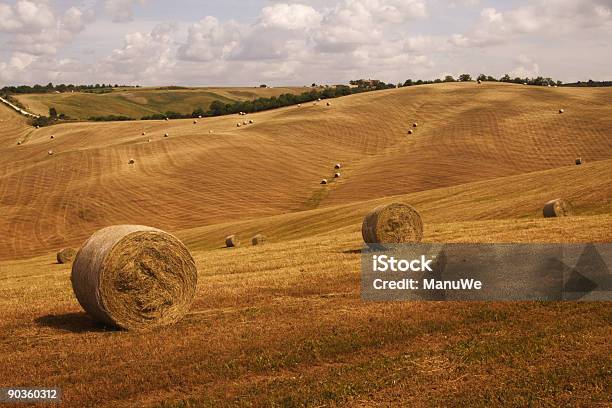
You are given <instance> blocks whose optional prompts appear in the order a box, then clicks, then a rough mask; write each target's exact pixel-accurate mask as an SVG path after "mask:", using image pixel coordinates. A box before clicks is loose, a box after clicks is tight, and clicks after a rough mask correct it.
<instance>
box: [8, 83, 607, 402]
mask: <svg viewBox="0 0 612 408" xmlns="http://www.w3.org/2000/svg"><path fill="white" fill-rule="evenodd" d="M611 102H612V92H611V91H609V90H606V89H560V88H552V89H551V88H544V89H543V88H535V87H524V86H519V85H505V84H483V85H481V86H477V85H476V84H445V85H435V86H421V87H414V88H407V89H399V90H390V91H381V92H373V93H366V94H360V95H355V96H350V97H345V98H341V99H336V100H334V102H333V104H332V106H331V107H327V106H325V105H324V104H318V105H316V106H314V105H312V104H308V105H304V106H302V107H301V108H298V107H289V108H284V109H279V110H276V111H269V112H264V113H259V114H254V115H249V116H248V117H247V119H254V120H255V124H253V125H248V126H246V127H241V128H237V127H236V123H237V122H238V121H239V120H240V121H241V122H242V120H244V119H243V118H242V117H239V116H235V117H220V118H212V119H205V120H200V121H198V123H197V124H193V122H192V121H170V122H132V123H104V124H87V123H85V124H70V125H62V126H56V127H51V128H45V129H39V130H35V131H32V130H28V129H27V128H26V127H25V126H24V125H15V123H17V122H18V119H15V117H14V116H13V115H12V114H11V113H8V111H5V110H4V108H2V109H0V115H1V116H2V118H1V119H3V120H4V121H8V122H4V121H3V122H0V126H1V125H4V124H5V123H10V124H11V126H12V127H10V128H8V127H7V128H4V127H2V132H1V135H0V146H1V147H0V153H1V156H0V157H1V159H0V160H1V161H0V213H1V214H2V216H1V217H0V243H1V245H0V259H1V260H0V281H1V282H2V283H1V285H0V310H2V316H3V317H2V320H1V321H0V332H1V333H2V334H1V335H0V366H2V367H3V368H4V369H3V370H1V371H0V384H2V386H11V385H17V386H26V385H27V386H59V387H61V388H62V389H63V405H64V406H71V407H72V406H74V407H88V406H91V407H94V406H96V407H97V406H108V407H111V406H112V407H121V406H154V407H155V406H162V407H191V406H193V407H197V406H236V405H238V406H303V405H307V406H338V405H348V406H397V405H400V406H449V405H453V406H495V405H515V406H524V405H529V404H532V405H544V406H564V405H570V406H606V404H607V403H608V401H609V400H610V391H609V390H610V386H611V370H612V365H611V362H610V354H611V353H610V351H611V348H610V342H609V339H610V337H611V334H612V330H611V328H610V323H611V321H612V309H611V308H610V304H609V303H567V302H549V303H531V302H518V303H458V302H455V303H453V302H447V303H440V302H429V303H427V302H409V303H364V302H362V301H361V300H360V295H359V268H360V255H359V249H360V248H361V238H360V226H361V220H362V218H363V216H364V215H365V214H366V213H367V212H368V211H369V210H370V209H372V208H373V207H375V206H376V205H379V204H380V203H386V202H392V201H400V202H406V203H410V204H412V205H414V206H415V207H416V208H417V209H418V210H419V212H421V214H422V215H423V218H424V221H425V240H426V241H429V242H610V241H612V231H611V228H610V225H612V201H611V196H612V194H611V192H612V187H611V183H610V176H611V175H612V145H611V139H610V136H611V134H612V108H611V106H612V103H611ZM561 108H563V109H565V113H564V114H563V115H560V114H559V113H558V110H559V109H561ZM16 121H17V122H16ZM415 121H416V122H418V124H419V126H418V128H416V131H415V132H414V133H413V134H412V135H408V129H409V128H410V126H411V124H412V123H413V122H415ZM210 130H212V131H213V133H212V134H211V133H209V131H210ZM143 132H145V133H146V134H145V135H142V133H143ZM164 133H168V135H169V137H168V138H164V137H163V135H164ZM51 135H54V136H55V138H54V139H50V136H51ZM19 138H22V140H23V141H24V143H23V144H22V145H21V146H17V144H16V143H17V139H19ZM148 139H151V141H150V142H149V141H148ZM51 149H52V150H53V151H54V154H53V155H52V156H49V155H48V151H49V150H51ZM577 157H582V158H583V159H584V160H585V161H586V164H584V165H582V166H575V165H574V160H575V159H576V158H577ZM130 159H133V160H134V161H135V163H134V164H133V165H128V161H129V160H130ZM337 162H340V163H342V164H343V168H342V170H341V173H342V176H341V177H340V178H339V179H336V180H334V181H333V182H332V183H331V184H330V185H328V186H320V185H319V182H320V180H321V179H322V178H328V179H331V178H332V177H333V174H334V172H335V170H334V168H333V165H334V163H337ZM552 198H567V199H569V200H571V201H572V202H573V203H574V204H575V206H576V215H575V216H573V217H568V218H560V219H544V218H542V215H541V211H542V206H543V204H544V203H545V202H546V201H548V200H549V199H552ZM118 223H136V224H138V223H140V224H146V225H152V226H155V227H159V228H163V229H165V230H168V231H170V232H173V233H175V234H176V235H177V236H178V237H179V238H181V239H182V240H183V241H184V242H185V243H186V244H187V246H188V247H189V248H190V250H191V251H192V253H193V255H194V258H195V259H196V262H197V264H198V268H199V284H198V292H197V295H196V302H195V304H194V306H193V309H192V311H191V313H190V314H189V315H188V316H187V317H186V318H185V319H184V320H183V321H182V322H180V323H179V324H177V325H176V326H172V327H167V328H163V329H158V330H155V331H154V332H149V333H132V332H117V331H111V330H105V329H104V328H101V327H99V326H96V325H95V324H94V323H93V322H92V321H91V320H90V319H89V317H88V316H87V315H86V314H84V312H83V311H82V310H81V309H80V307H79V305H78V303H77V301H76V300H75V298H74V295H73V294H72V290H71V287H70V280H69V276H70V266H69V265H57V264H55V252H54V251H56V250H57V249H59V248H60V247H63V246H68V245H72V246H75V247H76V246H78V245H80V243H81V242H82V241H83V240H84V239H85V238H87V237H88V236H89V235H90V234H91V233H92V232H94V231H95V230H97V229H99V228H101V227H103V226H107V225H111V224H118ZM260 232H263V233H264V234H265V235H266V236H267V237H268V241H269V242H268V243H267V244H266V245H264V246H260V247H250V246H244V247H241V248H237V249H232V250H229V249H224V248H222V246H223V243H224V237H225V236H227V235H229V234H238V235H239V236H240V237H241V238H242V240H243V242H245V241H248V239H249V238H250V237H251V236H252V235H254V234H256V233H260Z"/></svg>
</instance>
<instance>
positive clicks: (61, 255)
mask: <svg viewBox="0 0 612 408" xmlns="http://www.w3.org/2000/svg"><path fill="white" fill-rule="evenodd" d="M75 255H76V250H75V249H73V248H64V249H62V250H61V251H59V252H58V253H57V255H56V258H57V263H58V264H65V263H68V262H72V260H73V259H74V256H75Z"/></svg>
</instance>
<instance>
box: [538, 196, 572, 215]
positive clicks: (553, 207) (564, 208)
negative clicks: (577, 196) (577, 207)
mask: <svg viewBox="0 0 612 408" xmlns="http://www.w3.org/2000/svg"><path fill="white" fill-rule="evenodd" d="M542 212H543V213H544V218H552V217H567V216H570V215H572V213H573V212H574V209H573V207H572V205H571V204H570V203H569V202H568V201H565V200H563V199H561V198H557V199H556V200H550V201H549V202H547V203H546V204H544V210H543V211H542Z"/></svg>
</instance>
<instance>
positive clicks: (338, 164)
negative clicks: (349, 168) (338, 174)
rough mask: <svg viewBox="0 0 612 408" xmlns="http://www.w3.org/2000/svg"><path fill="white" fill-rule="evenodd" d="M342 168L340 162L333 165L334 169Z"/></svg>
mask: <svg viewBox="0 0 612 408" xmlns="http://www.w3.org/2000/svg"><path fill="white" fill-rule="evenodd" d="M341 168H342V165H341V164H340V163H336V165H335V166H334V169H336V170H340V169H341Z"/></svg>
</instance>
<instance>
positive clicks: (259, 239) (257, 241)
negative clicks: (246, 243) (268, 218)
mask: <svg viewBox="0 0 612 408" xmlns="http://www.w3.org/2000/svg"><path fill="white" fill-rule="evenodd" d="M251 243H252V244H253V246H256V245H263V244H265V243H266V237H265V235H262V234H257V235H255V236H254V237H253V238H251Z"/></svg>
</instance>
